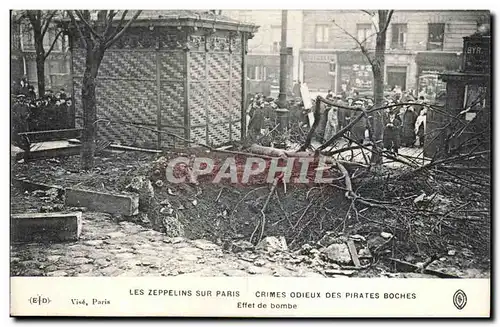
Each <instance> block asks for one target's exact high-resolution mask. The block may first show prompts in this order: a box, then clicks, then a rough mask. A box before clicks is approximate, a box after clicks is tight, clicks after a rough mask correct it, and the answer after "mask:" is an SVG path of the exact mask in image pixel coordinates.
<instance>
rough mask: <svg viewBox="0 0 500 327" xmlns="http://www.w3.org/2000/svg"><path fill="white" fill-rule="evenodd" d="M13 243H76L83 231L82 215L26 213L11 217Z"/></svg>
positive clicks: (74, 213)
mask: <svg viewBox="0 0 500 327" xmlns="http://www.w3.org/2000/svg"><path fill="white" fill-rule="evenodd" d="M10 230H11V240H12V241H13V242H64V241H76V240H78V239H79V238H80V233H81V231H82V213H81V212H71V213H60V212H59V213H25V214H13V215H11V226H10Z"/></svg>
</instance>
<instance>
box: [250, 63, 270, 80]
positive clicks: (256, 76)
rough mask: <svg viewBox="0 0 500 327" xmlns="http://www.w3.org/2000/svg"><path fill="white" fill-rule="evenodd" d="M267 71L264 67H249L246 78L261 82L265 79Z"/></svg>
mask: <svg viewBox="0 0 500 327" xmlns="http://www.w3.org/2000/svg"><path fill="white" fill-rule="evenodd" d="M266 73H267V69H266V67H264V66H257V65H251V66H250V65H249V66H248V78H249V79H251V80H254V81H263V80H265V79H266Z"/></svg>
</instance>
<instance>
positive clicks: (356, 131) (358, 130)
mask: <svg viewBox="0 0 500 327" xmlns="http://www.w3.org/2000/svg"><path fill="white" fill-rule="evenodd" d="M363 106H364V103H363V101H361V100H358V101H356V102H354V108H357V109H362V108H363ZM360 113H361V111H356V114H355V116H357V115H359V114H360ZM355 116H354V117H355ZM365 129H366V119H365V118H362V119H360V120H359V121H358V122H356V123H355V124H354V126H352V127H351V138H352V139H353V140H354V141H356V142H359V143H363V141H364V139H365Z"/></svg>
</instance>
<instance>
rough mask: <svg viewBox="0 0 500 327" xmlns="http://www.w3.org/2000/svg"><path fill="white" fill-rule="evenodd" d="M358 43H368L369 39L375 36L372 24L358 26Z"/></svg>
mask: <svg viewBox="0 0 500 327" xmlns="http://www.w3.org/2000/svg"><path fill="white" fill-rule="evenodd" d="M356 27H357V31H358V34H357V36H358V41H359V42H361V43H368V39H369V38H371V37H372V36H373V33H372V25H371V24H357V26H356Z"/></svg>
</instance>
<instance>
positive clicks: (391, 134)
mask: <svg viewBox="0 0 500 327" xmlns="http://www.w3.org/2000/svg"><path fill="white" fill-rule="evenodd" d="M400 127H401V121H400V120H399V118H398V117H397V115H396V113H395V112H394V111H390V110H389V112H388V118H387V124H386V125H385V127H384V136H383V143H384V148H385V149H386V150H387V151H390V152H393V153H395V154H397V153H398V151H399V129H400Z"/></svg>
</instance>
